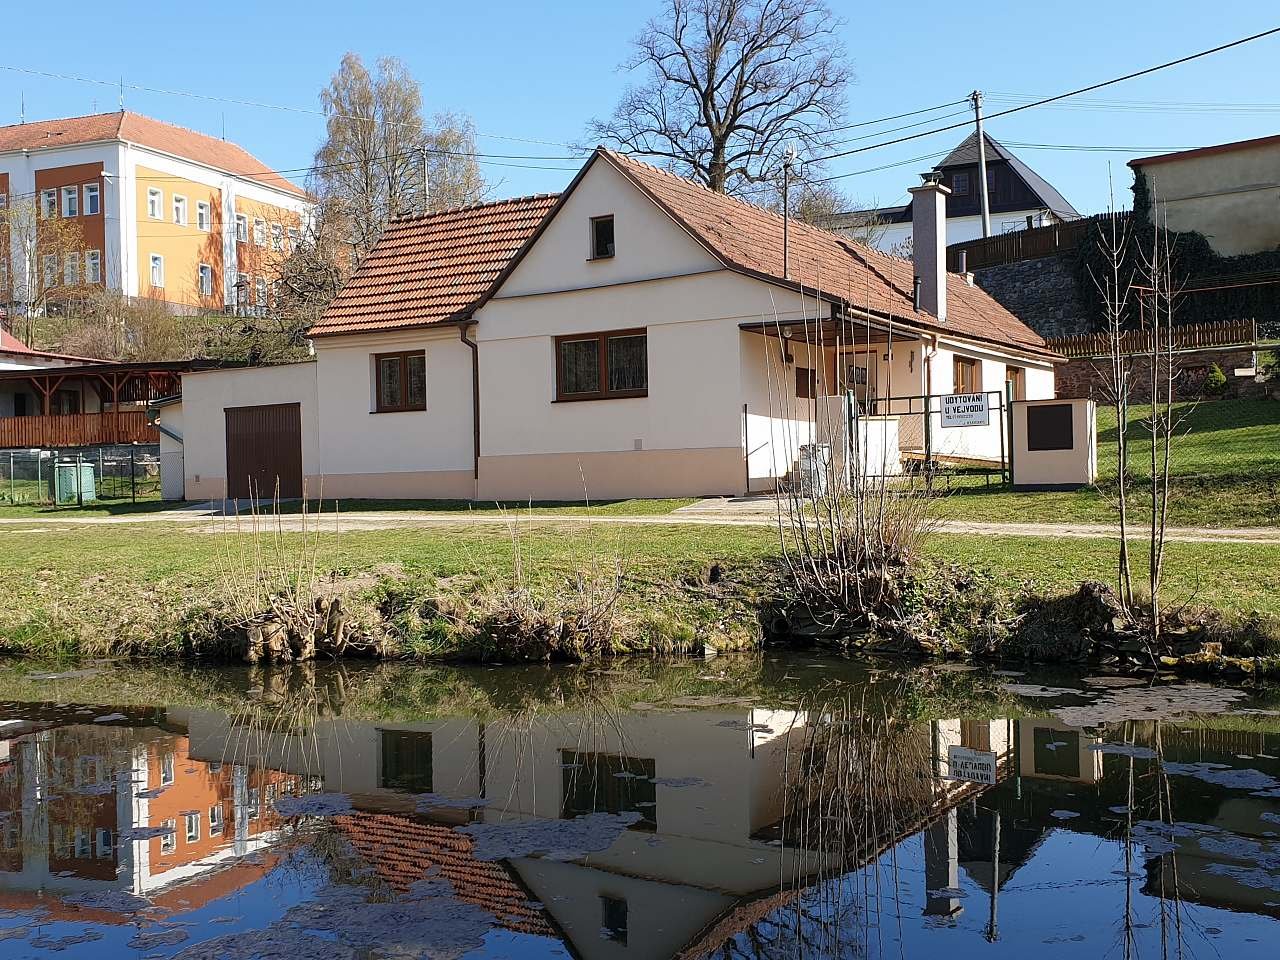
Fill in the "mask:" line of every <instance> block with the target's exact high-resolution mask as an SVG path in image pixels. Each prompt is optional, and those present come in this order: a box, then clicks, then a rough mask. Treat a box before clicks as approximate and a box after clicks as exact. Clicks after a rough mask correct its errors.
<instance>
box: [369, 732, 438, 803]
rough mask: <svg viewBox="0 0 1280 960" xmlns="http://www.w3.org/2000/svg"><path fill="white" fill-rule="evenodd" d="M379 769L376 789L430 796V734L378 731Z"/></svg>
mask: <svg viewBox="0 0 1280 960" xmlns="http://www.w3.org/2000/svg"><path fill="white" fill-rule="evenodd" d="M380 733H381V734H382V764H381V766H382V770H381V772H380V775H379V777H378V786H380V787H383V788H385V789H388V790H406V791H408V792H409V793H430V792H431V789H432V774H431V734H429V733H420V732H418V731H416V730H382V731H380Z"/></svg>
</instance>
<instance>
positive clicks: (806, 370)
mask: <svg viewBox="0 0 1280 960" xmlns="http://www.w3.org/2000/svg"><path fill="white" fill-rule="evenodd" d="M796 399H797V400H817V399H818V371H817V370H816V369H815V368H814V367H802V366H799V365H797V366H796Z"/></svg>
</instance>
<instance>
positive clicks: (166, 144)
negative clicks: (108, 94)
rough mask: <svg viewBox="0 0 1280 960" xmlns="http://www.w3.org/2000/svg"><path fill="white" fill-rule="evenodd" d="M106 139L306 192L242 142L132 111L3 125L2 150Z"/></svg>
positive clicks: (300, 194) (300, 193)
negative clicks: (234, 141)
mask: <svg viewBox="0 0 1280 960" xmlns="http://www.w3.org/2000/svg"><path fill="white" fill-rule="evenodd" d="M105 140H125V141H128V142H129V143H136V144H138V145H139V146H143V147H150V148H151V149H153V150H159V151H161V152H163V153H169V154H173V155H174V156H177V157H183V158H184V159H187V160H193V161H195V162H197V163H203V164H207V165H208V166H211V167H215V168H217V169H219V170H223V171H226V172H227V173H231V174H235V175H236V176H239V177H245V178H247V179H250V180H256V181H257V182H258V183H260V184H262V185H263V186H267V187H274V188H275V189H277V190H283V191H284V192H286V193H292V194H294V195H295V196H298V197H305V196H306V195H307V194H306V191H304V190H303V189H302V188H301V187H299V186H298V185H297V184H295V183H292V182H290V181H289V180H288V179H287V178H286V177H284V176H283V175H281V174H279V173H273V172H272V171H271V170H270V169H269V168H268V167H267V165H266V164H265V163H263V162H262V161H261V160H259V159H258V158H257V157H255V156H253V154H251V153H249V152H248V151H247V150H245V149H244V148H243V147H240V146H237V145H236V144H234V143H231V142H229V141H227V140H219V139H218V138H217V137H210V136H208V135H207V134H203V133H197V132H196V131H194V130H188V129H187V128H186V127H179V126H175V125H174V124H172V123H165V122H164V121H162V120H155V119H152V118H151V117H144V116H143V115H142V114H140V113H131V112H130V111H128V110H120V111H117V112H115V113H95V114H92V115H90V116H87V117H64V118H62V119H58V120H37V121H35V122H34V123H17V124H13V125H11V126H7V127H0V153H6V152H9V151H13V150H31V151H37V150H48V149H52V148H56V147H65V146H70V145H72V144H79V143H98V142H101V141H105Z"/></svg>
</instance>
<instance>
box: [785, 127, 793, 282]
mask: <svg viewBox="0 0 1280 960" xmlns="http://www.w3.org/2000/svg"><path fill="white" fill-rule="evenodd" d="M795 162H796V148H795V147H794V146H789V147H787V152H786V153H785V154H783V157H782V279H783V280H790V279H791V246H790V242H791V197H790V187H791V183H790V181H791V167H792V165H793V164H794V163H795Z"/></svg>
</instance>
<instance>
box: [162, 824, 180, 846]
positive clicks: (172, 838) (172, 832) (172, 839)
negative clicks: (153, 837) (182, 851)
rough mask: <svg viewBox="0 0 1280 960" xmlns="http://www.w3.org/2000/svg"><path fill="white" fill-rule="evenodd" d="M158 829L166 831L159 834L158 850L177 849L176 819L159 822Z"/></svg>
mask: <svg viewBox="0 0 1280 960" xmlns="http://www.w3.org/2000/svg"><path fill="white" fill-rule="evenodd" d="M160 829H161V830H164V831H166V832H165V833H162V834H160V852H161V853H162V854H163V853H173V851H175V850H177V849H178V821H177V820H173V819H169V820H165V821H163V822H162V823H161V824H160Z"/></svg>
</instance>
